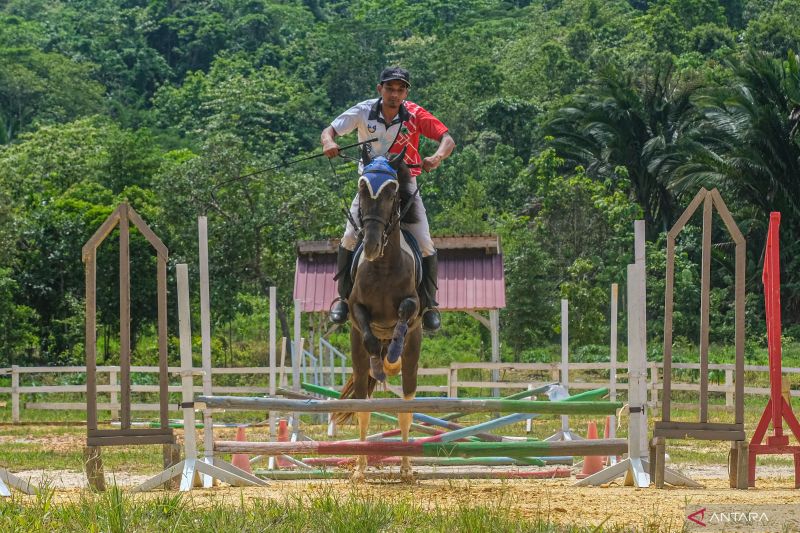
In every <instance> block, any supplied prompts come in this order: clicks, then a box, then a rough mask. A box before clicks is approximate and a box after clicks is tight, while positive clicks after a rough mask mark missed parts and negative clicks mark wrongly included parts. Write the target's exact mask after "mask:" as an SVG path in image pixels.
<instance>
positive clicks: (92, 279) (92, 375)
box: [83, 248, 100, 472]
mask: <svg viewBox="0 0 800 533" xmlns="http://www.w3.org/2000/svg"><path fill="white" fill-rule="evenodd" d="M84 252H86V250H85V249H84ZM83 260H84V268H85V271H86V329H85V336H84V349H85V350H86V429H87V431H90V432H91V431H93V430H96V429H97V371H96V367H97V281H96V280H97V258H96V255H95V250H94V248H91V249H90V250H89V251H88V253H84V257H83ZM97 453H98V454H99V453H100V451H99V450H98V451H97ZM87 472H88V471H87Z"/></svg>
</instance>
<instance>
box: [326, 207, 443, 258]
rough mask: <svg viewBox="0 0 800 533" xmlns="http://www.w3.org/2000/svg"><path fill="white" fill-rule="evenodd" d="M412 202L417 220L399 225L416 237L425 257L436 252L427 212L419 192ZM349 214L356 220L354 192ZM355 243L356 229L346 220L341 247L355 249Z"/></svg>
mask: <svg viewBox="0 0 800 533" xmlns="http://www.w3.org/2000/svg"><path fill="white" fill-rule="evenodd" d="M412 202H414V208H416V211H417V214H418V215H419V220H418V221H417V222H416V223H414V224H406V223H401V224H400V227H401V228H403V229H404V230H408V231H410V232H411V234H412V235H413V236H414V238H415V239H417V243H418V244H419V249H420V251H421V252H422V257H427V256H429V255H433V254H435V253H436V248H434V247H433V239H431V230H430V227H429V226H428V214H427V213H426V211H425V206H424V205H423V204H422V198H420V197H419V194H416V195H415V196H414V199H413V200H412ZM412 209H413V208H412ZM350 216H352V217H353V220H355V221H356V222H358V193H356V197H355V198H353V202H352V203H351V204H350ZM357 244H358V238H357V236H356V229H355V228H354V227H353V225H352V224H351V223H350V221H349V220H348V221H347V225H346V227H345V230H344V237H342V247H343V248H347V249H348V250H350V251H353V250H355V249H356V245H357Z"/></svg>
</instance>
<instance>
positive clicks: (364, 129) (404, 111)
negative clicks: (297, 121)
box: [331, 98, 447, 177]
mask: <svg viewBox="0 0 800 533" xmlns="http://www.w3.org/2000/svg"><path fill="white" fill-rule="evenodd" d="M331 126H332V127H333V129H334V130H336V133H337V134H338V135H347V134H348V133H350V132H351V131H353V130H355V129H358V140H359V142H363V141H366V140H369V139H374V138H377V140H376V141H373V142H371V143H369V144H367V149H368V150H369V154H370V156H371V157H377V156H380V155H382V156H384V157H388V155H387V154H390V153H391V154H399V153H400V152H401V151H402V150H403V148H406V156H405V161H406V163H407V164H409V165H420V164H422V157H421V156H420V154H419V136H420V135H423V136H425V137H427V138H428V139H432V140H434V141H439V140H441V138H442V135H444V134H445V133H447V126H445V125H444V124H442V122H441V121H440V120H439V119H437V118H436V117H434V116H433V115H432V114H431V113H430V112H428V111H427V110H426V109H424V108H423V107H422V106H419V105H417V104H415V103H413V102H409V101H405V102H403V105H401V106H400V112H399V113H397V116H396V117H394V120H392V122H391V123H390V124H387V123H386V122H385V121H384V119H383V113H381V99H380V98H373V99H370V100H364V101H363V102H360V103H358V104H356V105H354V106H353V107H351V108H350V109H348V110H347V111H345V112H344V113H342V114H341V115H339V116H338V117H336V119H335V120H334V121H333V122H331ZM409 170H410V171H411V176H412V177H416V176H418V175H419V174H420V172H422V169H421V168H420V167H419V166H417V167H415V168H411V169H409ZM358 171H359V173H361V164H359V166H358Z"/></svg>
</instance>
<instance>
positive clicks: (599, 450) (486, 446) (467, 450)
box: [214, 400, 628, 457]
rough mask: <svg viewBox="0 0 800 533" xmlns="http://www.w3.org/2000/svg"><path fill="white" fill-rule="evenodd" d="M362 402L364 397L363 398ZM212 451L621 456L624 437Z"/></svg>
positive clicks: (250, 445)
mask: <svg viewBox="0 0 800 533" xmlns="http://www.w3.org/2000/svg"><path fill="white" fill-rule="evenodd" d="M362 401H363V400H362ZM214 451H216V452H221V453H257V454H261V455H280V454H290V455H291V454H306V455H409V456H416V457H420V456H421V457H498V456H501V457H546V456H550V455H621V454H623V453H625V452H627V451H628V441H627V440H626V439H596V440H582V441H572V442H570V441H555V442H550V441H525V442H448V443H442V442H425V443H423V442H367V441H363V442H362V441H340V442H306V441H302V442H239V441H217V442H215V443H214Z"/></svg>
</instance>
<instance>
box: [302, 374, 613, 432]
mask: <svg viewBox="0 0 800 533" xmlns="http://www.w3.org/2000/svg"><path fill="white" fill-rule="evenodd" d="M302 387H303V389H304V390H307V391H309V392H314V393H317V394H321V395H324V396H327V397H329V398H337V399H338V398H339V397H341V393H340V392H339V391H337V390H334V389H329V388H327V387H320V386H319V385H313V384H311V383H303V384H302ZM548 388H550V385H543V386H541V387H537V388H535V389H528V390H526V391H522V392H518V393H516V394H512V395H511V396H508V397H506V398H504V399H506V400H517V399H521V398H525V397H527V396H532V395H534V394H537V393H540V392H544V391H546V390H547V389H548ZM600 396H603V395H602V394H600ZM589 397H590V396H586V397H584V399H589ZM591 397H594V395H592V396H591ZM512 416H513V415H512ZM524 416H526V418H528V419H530V418H535V415H534V416H531V417H527V415H524ZM384 417H386V415H384ZM412 417H413V419H414V420H417V421H419V422H422V423H425V424H430V425H433V426H439V427H443V428H445V429H449V430H455V431H459V430H469V429H471V428H469V427H468V426H463V425H461V424H456V423H455V422H450V421H448V420H443V419H441V418H437V417H433V416H430V415H427V414H422V413H413V415H412ZM386 418H391V421H392V422H397V419H396V418H395V417H386ZM498 420H499V419H498ZM523 420H524V419H523ZM518 421H519V420H512V421H510V422H508V423H500V424H498V425H497V426H494V427H501V426H504V425H508V424H511V423H513V422H518ZM422 427H425V426H422ZM472 427H473V428H474V427H477V426H472ZM491 427H493V426H487V427H486V429H491ZM384 433H385V432H384ZM426 433H427V432H426ZM381 435H382V434H381ZM469 436H475V437H478V438H479V439H480V440H483V441H494V442H500V441H502V440H503V437H501V436H499V435H493V434H491V433H483V430H482V429H476V430H475V432H470V433H468V434H464V435H462V436H459V437H456V439H460V438H464V437H469ZM374 438H375V437H374V436H373V438H372V439H370V437H367V439H368V440H374ZM451 440H453V439H451ZM446 442H449V441H446Z"/></svg>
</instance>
